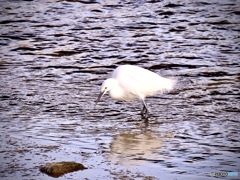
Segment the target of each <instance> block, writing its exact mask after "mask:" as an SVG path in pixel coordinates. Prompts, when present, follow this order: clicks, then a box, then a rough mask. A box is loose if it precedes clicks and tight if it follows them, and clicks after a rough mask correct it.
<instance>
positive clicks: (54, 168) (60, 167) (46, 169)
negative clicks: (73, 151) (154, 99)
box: [40, 161, 87, 177]
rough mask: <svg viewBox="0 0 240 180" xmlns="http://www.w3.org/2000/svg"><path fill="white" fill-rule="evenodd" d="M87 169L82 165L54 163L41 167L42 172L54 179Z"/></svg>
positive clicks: (64, 162)
mask: <svg viewBox="0 0 240 180" xmlns="http://www.w3.org/2000/svg"><path fill="white" fill-rule="evenodd" d="M84 169H87V168H86V167H84V166H83V164H81V163H76V162H66V161H62V162H53V163H47V164H46V165H44V166H41V167H40V171H41V172H43V173H46V174H47V175H49V176H52V177H60V176H62V175H64V174H66V173H70V172H74V171H78V170H84Z"/></svg>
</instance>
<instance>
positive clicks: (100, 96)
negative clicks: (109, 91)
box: [94, 91, 105, 108]
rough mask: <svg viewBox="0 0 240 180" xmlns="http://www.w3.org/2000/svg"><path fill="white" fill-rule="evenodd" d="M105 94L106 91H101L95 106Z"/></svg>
mask: <svg viewBox="0 0 240 180" xmlns="http://www.w3.org/2000/svg"><path fill="white" fill-rule="evenodd" d="M104 94H105V91H103V92H100V94H99V95H98V98H97V100H96V104H95V106H96V105H97V103H98V102H99V101H100V99H101V98H102V96H103V95H104ZM95 106H94V108H95Z"/></svg>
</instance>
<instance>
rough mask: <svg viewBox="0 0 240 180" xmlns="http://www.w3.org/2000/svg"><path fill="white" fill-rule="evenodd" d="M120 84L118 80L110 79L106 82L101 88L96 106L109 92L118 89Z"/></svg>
mask: <svg viewBox="0 0 240 180" xmlns="http://www.w3.org/2000/svg"><path fill="white" fill-rule="evenodd" d="M117 84H118V82H117V80H116V79H114V78H109V79H107V80H105V81H104V82H103V84H102V87H101V92H100V94H99V96H98V98H97V101H96V104H97V103H98V102H99V101H100V99H101V97H102V96H103V95H104V94H105V93H106V92H108V91H110V90H111V89H112V88H114V87H116V86H117Z"/></svg>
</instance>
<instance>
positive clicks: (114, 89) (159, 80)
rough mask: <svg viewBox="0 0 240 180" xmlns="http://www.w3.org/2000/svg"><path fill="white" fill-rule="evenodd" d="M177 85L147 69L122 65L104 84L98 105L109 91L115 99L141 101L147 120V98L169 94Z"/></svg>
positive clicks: (143, 114)
mask: <svg viewBox="0 0 240 180" xmlns="http://www.w3.org/2000/svg"><path fill="white" fill-rule="evenodd" d="M175 83H176V81H175V80H173V79H169V78H164V77H161V76H159V75H158V74H156V73H154V72H152V71H149V70H147V69H144V68H141V67H138V66H133V65H121V66H119V67H117V68H116V69H115V70H114V71H113V74H112V77H111V78H109V79H107V80H105V81H104V82H103V84H102V87H101V93H100V94H99V96H98V99H97V101H96V104H97V103H98V102H99V101H100V99H101V97H102V96H103V95H104V94H105V93H106V92H108V91H109V92H110V96H111V97H112V98H113V99H117V100H123V101H129V100H134V99H140V100H141V101H142V103H143V109H142V111H141V114H142V116H143V117H144V118H146V119H147V118H148V114H149V111H148V108H147V104H146V103H145V97H147V96H152V95H155V94H157V93H163V92H168V91H170V90H172V89H173V87H174V85H175ZM96 104H95V105H96Z"/></svg>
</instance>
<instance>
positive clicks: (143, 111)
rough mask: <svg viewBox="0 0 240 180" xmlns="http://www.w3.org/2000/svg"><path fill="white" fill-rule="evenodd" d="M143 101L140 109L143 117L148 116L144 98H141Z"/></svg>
mask: <svg viewBox="0 0 240 180" xmlns="http://www.w3.org/2000/svg"><path fill="white" fill-rule="evenodd" d="M142 102H143V109H142V111H141V114H142V116H144V118H148V112H149V111H148V108H147V104H146V103H145V101H144V99H143V100H142Z"/></svg>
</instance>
